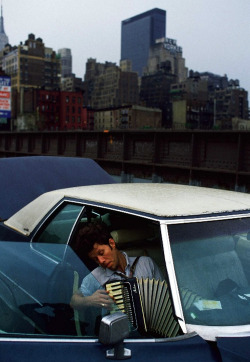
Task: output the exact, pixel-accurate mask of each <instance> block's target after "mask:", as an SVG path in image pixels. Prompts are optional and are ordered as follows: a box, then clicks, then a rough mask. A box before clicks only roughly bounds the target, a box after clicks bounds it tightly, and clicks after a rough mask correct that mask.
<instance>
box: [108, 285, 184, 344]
mask: <svg viewBox="0 0 250 362" xmlns="http://www.w3.org/2000/svg"><path fill="white" fill-rule="evenodd" d="M106 290H107V291H108V292H109V295H110V296H111V297H113V299H114V301H115V303H116V305H117V307H118V308H119V309H120V310H121V311H122V312H124V313H126V314H127V315H128V318H129V321H130V322H131V324H132V325H133V327H134V328H135V329H136V330H138V331H139V332H140V333H141V334H143V335H149V336H157V337H175V336H176V335H177V334H178V332H179V328H180V327H179V324H178V322H177V320H176V318H175V316H174V310H173V305H172V299H171V296H170V293H169V288H168V284H167V283H166V281H165V280H164V281H162V280H155V279H149V278H146V279H143V278H140V279H139V278H131V279H127V280H122V281H114V282H110V283H107V284H106Z"/></svg>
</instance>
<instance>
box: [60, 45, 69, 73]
mask: <svg viewBox="0 0 250 362" xmlns="http://www.w3.org/2000/svg"><path fill="white" fill-rule="evenodd" d="M58 54H59V55H60V57H61V67H62V68H61V75H62V77H66V76H70V75H72V55H71V50H70V49H68V48H63V49H59V50H58Z"/></svg>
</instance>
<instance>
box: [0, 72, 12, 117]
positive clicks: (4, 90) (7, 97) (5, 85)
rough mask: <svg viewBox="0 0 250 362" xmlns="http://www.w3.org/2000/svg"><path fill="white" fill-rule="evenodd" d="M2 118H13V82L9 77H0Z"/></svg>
mask: <svg viewBox="0 0 250 362" xmlns="http://www.w3.org/2000/svg"><path fill="white" fill-rule="evenodd" d="M0 118H11V82H10V77H7V76H0Z"/></svg>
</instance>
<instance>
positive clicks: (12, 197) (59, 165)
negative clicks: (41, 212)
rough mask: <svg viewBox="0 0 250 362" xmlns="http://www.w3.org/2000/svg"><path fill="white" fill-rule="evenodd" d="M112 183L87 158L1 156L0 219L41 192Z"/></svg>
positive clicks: (3, 218)
mask: <svg viewBox="0 0 250 362" xmlns="http://www.w3.org/2000/svg"><path fill="white" fill-rule="evenodd" d="M114 182H115V180H114V179H113V178H112V176H110V175H109V174H108V173H107V172H106V171H105V170H103V169H102V168H101V167H100V166H99V165H98V164H97V163H96V162H95V161H93V160H91V159H88V158H76V157H53V156H32V157H11V158H1V159H0V199H1V203H0V219H2V220H5V219H7V218H8V217H10V216H11V215H13V214H14V213H15V212H17V211H18V210H19V209H21V208H22V207H24V206H25V205H26V204H28V203H29V202H31V201H32V200H34V199H35V198H36V197H38V196H39V195H41V194H43V193H44V192H48V191H52V190H55V189H61V188H65V187H75V186H84V185H98V184H107V183H114Z"/></svg>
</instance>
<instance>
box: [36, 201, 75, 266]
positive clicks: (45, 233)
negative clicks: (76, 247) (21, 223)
mask: <svg viewBox="0 0 250 362" xmlns="http://www.w3.org/2000/svg"><path fill="white" fill-rule="evenodd" d="M81 211H82V205H77V204H65V205H63V206H62V207H60V208H59V211H58V212H57V213H56V214H55V215H53V216H52V217H50V218H49V219H48V221H47V222H46V223H45V225H44V226H43V227H42V228H41V230H39V232H38V233H37V235H36V236H35V237H34V239H33V244H32V245H33V247H34V248H35V249H36V250H38V251H40V252H42V253H43V254H45V255H47V256H49V257H52V258H55V259H56V260H59V261H60V260H62V259H63V254H64V251H65V244H67V242H68V239H69V236H70V234H71V231H72V229H73V226H74V224H75V223H76V221H77V218H78V216H79V213H80V212H81Z"/></svg>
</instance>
